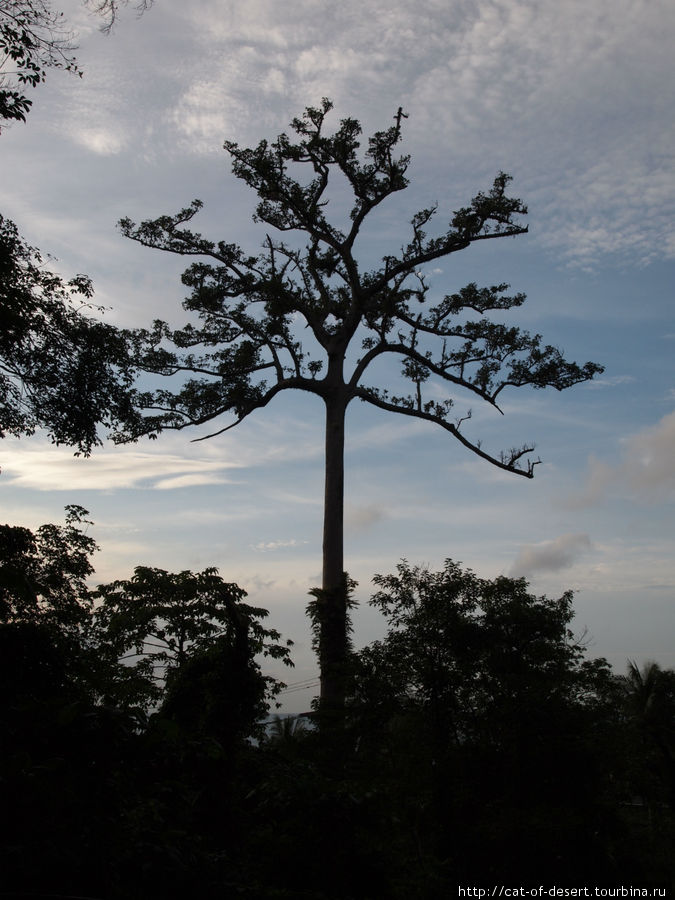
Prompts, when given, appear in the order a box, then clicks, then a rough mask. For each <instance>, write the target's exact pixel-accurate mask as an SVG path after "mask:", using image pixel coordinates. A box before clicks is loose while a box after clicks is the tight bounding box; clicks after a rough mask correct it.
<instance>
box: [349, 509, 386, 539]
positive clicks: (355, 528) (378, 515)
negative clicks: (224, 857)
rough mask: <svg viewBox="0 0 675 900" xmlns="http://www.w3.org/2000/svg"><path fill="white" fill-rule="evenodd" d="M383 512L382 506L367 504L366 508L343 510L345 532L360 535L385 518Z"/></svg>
mask: <svg viewBox="0 0 675 900" xmlns="http://www.w3.org/2000/svg"><path fill="white" fill-rule="evenodd" d="M385 515H386V514H385V510H384V508H383V507H382V506H379V505H377V504H375V503H369V504H368V505H367V506H347V508H346V509H345V531H346V532H347V534H349V533H357V534H358V533H361V532H363V531H368V529H370V528H372V527H373V526H374V525H376V524H377V523H378V522H381V521H382V519H384V518H385Z"/></svg>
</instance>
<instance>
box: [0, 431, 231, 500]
mask: <svg viewBox="0 0 675 900" xmlns="http://www.w3.org/2000/svg"><path fill="white" fill-rule="evenodd" d="M2 460H3V466H2V479H3V482H5V483H10V484H13V485H15V486H18V487H24V488H33V489H34V490H38V491H62V490H68V491H72V490H89V491H112V490H118V489H126V488H146V489H155V490H172V489H178V488H184V487H193V486H195V485H204V484H226V483H230V481H231V480H230V479H229V478H228V477H227V476H226V475H225V474H224V473H225V472H226V471H227V470H228V469H234V468H239V467H240V464H238V463H226V462H223V461H222V460H214V459H210V458H208V457H202V458H192V459H190V458H186V457H185V456H179V455H177V454H172V453H163V452H161V451H157V452H143V451H142V450H138V449H136V448H124V447H119V448H114V449H111V448H103V449H101V450H98V451H97V452H95V453H94V455H93V456H91V457H90V458H88V459H84V458H82V457H74V456H73V454H72V451H69V450H67V449H60V448H49V449H48V448H46V447H45V446H44V445H42V446H41V445H40V443H39V442H31V443H29V444H25V445H21V447H20V448H19V446H18V445H17V444H14V447H12V446H11V445H10V446H3V447H2Z"/></svg>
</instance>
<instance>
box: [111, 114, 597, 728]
mask: <svg viewBox="0 0 675 900" xmlns="http://www.w3.org/2000/svg"><path fill="white" fill-rule="evenodd" d="M331 108H332V104H331V102H330V101H329V100H326V99H324V100H323V102H322V104H321V106H320V107H318V108H313V107H309V108H307V109H306V111H305V113H304V115H303V116H302V117H301V118H297V119H294V120H293V122H292V128H293V131H294V132H295V135H296V136H297V137H296V138H294V139H293V138H289V137H288V135H286V134H281V135H279V137H278V138H277V139H276V140H275V141H273V142H271V143H268V141H266V140H263V141H261V142H260V143H259V144H258V146H257V147H255V148H241V147H239V146H238V145H237V144H236V143H234V142H231V141H227V142H226V143H225V149H226V150H227V151H228V152H229V154H230V156H231V157H232V160H233V172H234V174H235V175H236V176H237V177H238V178H241V179H242V180H243V181H244V182H246V184H247V185H249V186H250V187H252V188H253V189H254V190H255V191H256V193H257V194H258V197H259V198H260V202H259V203H258V205H257V208H256V214H255V220H256V221H258V222H260V223H263V224H265V225H267V226H270V227H271V229H273V230H274V232H276V233H277V235H276V236H272V235H271V234H267V236H266V239H265V242H264V245H263V249H262V251H261V252H259V253H258V254H255V255H250V254H248V253H247V252H245V251H244V250H242V249H241V248H240V247H239V246H237V245H236V244H233V243H227V242H225V241H219V242H217V243H216V242H213V241H211V240H208V239H206V238H204V237H202V235H201V234H198V233H196V232H192V231H190V230H188V229H187V228H185V227H184V226H185V225H186V224H187V223H188V222H190V220H191V219H192V218H193V217H194V216H195V214H196V213H197V212H198V211H199V210H200V209H201V207H202V203H201V202H200V201H199V200H195V201H193V202H192V203H191V204H190V206H189V207H187V208H185V209H183V210H181V211H180V212H179V213H177V214H176V215H172V216H169V215H167V216H161V217H160V218H158V219H154V220H148V221H144V222H142V223H141V224H140V225H136V224H134V223H133V222H132V221H131V220H129V219H123V220H122V221H121V222H120V227H121V230H122V233H123V234H125V235H126V236H127V237H129V238H131V239H132V240H135V241H138V242H139V243H141V244H143V245H145V246H148V247H153V248H157V249H160V250H165V251H169V252H172V253H176V254H179V255H182V256H188V257H199V258H200V259H199V261H196V262H194V263H193V264H192V265H191V266H190V267H189V268H188V269H187V271H186V272H185V273H184V275H183V283H184V284H185V285H186V286H187V287H188V288H190V290H191V293H190V296H189V297H188V298H187V299H186V300H185V302H184V304H183V305H184V308H185V309H186V310H188V311H190V312H195V313H196V314H197V315H198V317H199V319H200V324H199V325H195V324H192V323H190V324H188V325H186V326H185V327H184V328H182V329H172V328H170V327H169V325H168V324H167V323H165V322H162V321H156V322H155V323H154V326H153V328H152V329H149V330H142V331H140V332H137V333H136V334H135V342H136V352H137V360H138V364H139V366H140V368H141V369H143V370H145V371H147V372H152V373H158V374H161V375H167V376H177V377H178V379H179V380H180V383H179V384H178V385H177V386H176V387H175V388H173V389H172V388H167V389H161V390H157V391H154V392H147V393H139V395H138V398H137V399H138V404H139V406H141V407H142V408H144V409H145V416H144V419H143V421H142V422H141V423H138V422H136V423H135V424H134V425H132V426H131V427H130V428H128V429H126V430H125V431H124V432H123V433H121V434H119V435H118V438H119V439H121V440H128V439H134V438H136V437H138V436H139V435H140V434H143V433H145V434H150V435H156V434H158V433H159V432H161V431H162V430H163V429H165V428H170V429H181V428H185V427H187V426H189V425H203V424H205V423H207V422H212V421H214V420H216V419H219V418H220V417H221V416H223V415H224V414H231V415H232V416H233V417H234V421H231V422H228V423H226V424H223V425H222V426H220V424H219V426H218V428H217V429H216V430H215V431H214V432H213V434H209V435H207V437H212V436H214V435H216V434H221V433H223V432H224V431H227V430H228V429H229V428H233V427H234V426H235V425H238V424H239V423H240V422H242V421H243V420H244V419H245V418H246V417H247V416H249V415H250V414H251V413H252V412H254V411H255V410H257V409H261V408H263V407H265V406H267V404H268V403H269V402H270V401H271V400H272V399H273V398H274V397H276V396H277V395H278V394H280V393H281V392H282V391H285V390H301V391H305V392H306V393H309V394H312V395H314V396H316V397H318V398H320V399H321V400H322V401H323V403H324V405H325V415H326V419H325V452H326V457H325V474H326V480H325V505H324V529H323V576H322V587H321V591H322V597H323V600H324V602H323V603H322V608H323V610H324V611H325V614H324V616H323V620H322V622H321V632H322V637H321V646H322V648H323V651H324V653H323V658H322V660H321V702H322V707H323V708H324V710H327V709H330V708H336V709H340V708H342V706H343V703H344V678H343V673H344V663H345V660H346V656H347V646H348V643H347V596H346V591H345V577H344V561H343V497H344V426H345V413H346V410H347V407H348V405H349V404H350V403H351V401H352V400H354V399H358V400H361V401H363V402H365V403H369V404H371V405H372V406H375V407H377V408H378V409H383V410H387V411H390V412H396V413H400V414H402V415H405V416H410V417H414V418H417V419H422V420H424V421H427V422H430V423H432V424H435V425H438V426H440V427H441V428H443V429H444V430H446V431H447V432H449V434H451V435H452V436H453V437H455V438H456V439H457V440H458V441H459V442H460V443H461V444H463V446H464V447H465V448H467V449H468V450H470V451H471V452H472V453H475V454H476V455H477V456H479V457H481V458H482V459H485V460H486V461H487V462H490V463H491V464H492V465H495V466H497V467H498V468H501V469H504V470H506V471H509V472H514V473H516V474H519V475H523V476H525V477H528V478H529V477H531V476H532V474H533V469H534V466H535V465H536V464H537V462H538V460H536V459H534V458H532V456H531V453H532V450H533V447H532V446H531V445H523V446H519V447H513V448H511V449H508V450H504V451H501V452H496V453H493V452H489V451H488V450H486V449H484V448H483V446H482V445H481V442H480V440H476V439H473V438H471V437H469V436H468V434H467V433H466V431H465V429H464V428H463V425H464V424H465V423H466V421H467V419H469V418H470V416H471V412H470V410H469V411H468V412H464V413H462V414H460V415H457V413H456V412H455V409H454V407H455V398H454V396H453V395H455V394H457V393H461V392H465V393H466V394H468V396H469V397H470V398H478V399H480V400H481V401H484V402H485V403H487V404H489V405H490V406H492V407H493V408H495V409H499V400H500V395H501V392H502V391H503V390H504V389H505V388H507V387H522V386H525V385H531V386H532V387H535V388H544V387H548V386H552V387H555V388H556V389H557V390H563V389H564V388H567V387H570V386H571V385H574V384H577V383H578V382H581V381H585V380H587V379H589V378H592V377H593V375H594V374H596V373H597V372H599V371H601V367H599V366H597V365H595V364H593V363H586V364H585V365H584V366H578V365H576V364H575V363H569V362H567V361H566V360H565V359H564V358H563V357H562V355H561V353H560V351H559V350H558V349H556V348H555V347H552V346H548V345H543V344H542V343H541V337H540V336H539V335H530V334H528V333H527V332H524V331H521V330H520V329H518V328H516V327H513V326H510V325H505V324H500V323H497V322H493V321H491V319H490V318H488V314H490V313H493V312H501V311H508V310H511V309H513V308H515V307H518V306H520V305H521V304H522V303H523V301H524V299H525V297H524V295H523V294H514V295H509V294H507V293H506V292H507V290H508V285H506V284H497V285H492V286H489V287H478V286H477V285H476V284H474V283H472V284H469V285H467V286H466V287H464V288H462V289H461V290H460V291H459V292H458V293H455V294H451V295H448V296H446V297H444V298H443V299H442V300H441V301H440V302H436V303H435V304H434V303H432V302H429V301H430V284H429V281H428V278H427V276H426V275H425V271H424V267H425V266H426V265H427V264H429V263H432V262H434V261H435V260H438V259H441V258H443V257H446V256H449V255H451V254H453V253H456V252H458V251H460V250H464V249H466V248H467V247H469V246H470V245H471V244H474V243H477V242H479V241H490V240H494V239H497V238H502V237H509V236H515V235H520V234H523V233H525V232H526V231H527V228H526V227H525V226H524V225H522V224H520V222H519V217H520V216H521V215H523V214H525V213H526V211H527V210H526V208H525V206H524V205H523V203H522V202H521V201H520V200H518V199H515V198H512V197H509V196H508V195H507V187H508V183H509V181H510V178H509V176H508V175H505V174H504V173H500V174H499V175H498V176H497V177H496V179H495V180H494V183H493V185H492V187H491V188H490V190H489V191H488V192H487V193H483V192H481V193H478V194H477V195H476V196H475V197H474V198H473V200H472V201H471V202H470V204H469V205H468V206H465V207H462V208H460V209H458V210H457V211H456V212H454V214H453V215H452V217H451V219H450V222H449V224H448V225H447V226H446V227H445V228H443V229H441V231H440V234H439V235H438V236H435V237H434V236H428V235H427V231H426V229H427V228H428V227H429V226H430V224H431V223H432V220H433V218H434V215H435V214H436V208H435V207H430V208H427V209H422V210H420V211H419V212H417V213H416V214H415V215H414V216H413V218H412V220H411V223H410V224H411V234H410V236H409V240H408V242H407V243H406V244H404V246H403V247H402V248H401V249H400V250H394V251H392V252H391V253H388V254H387V255H385V256H384V257H383V259H382V261H381V263H380V264H379V265H377V266H376V267H375V268H373V269H371V270H369V271H362V270H361V268H360V266H359V263H358V262H357V258H356V243H357V238H358V237H359V235H360V233H361V230H362V226H363V225H364V223H365V220H366V217H367V216H368V215H369V214H370V213H371V212H373V210H375V209H376V208H377V207H378V206H379V205H380V204H381V203H382V202H383V201H384V200H385V199H386V198H387V197H389V196H390V195H391V194H394V193H396V192H398V191H401V190H403V189H405V188H406V187H407V185H408V179H407V178H406V171H407V168H408V164H409V157H407V156H402V157H396V156H395V155H394V151H395V148H396V146H397V144H398V143H399V141H400V139H401V126H402V121H403V119H404V118H405V116H404V113H403V111H402V110H401V109H399V111H398V112H397V114H396V116H395V117H394V124H393V125H392V126H391V127H390V128H388V129H386V130H384V131H379V132H376V133H375V134H374V135H373V136H372V137H371V138H369V140H368V149H367V150H366V152H365V159H363V160H361V159H360V158H359V155H358V148H359V145H360V135H361V126H360V124H359V123H358V122H357V121H356V120H355V119H351V118H347V119H344V120H342V121H341V123H340V125H339V128H338V129H337V131H335V133H334V134H332V135H327V134H325V133H324V123H325V118H326V116H327V114H328V113H329V111H330V110H331ZM305 173H309V177H303V176H304V175H305ZM296 176H297V177H296ZM340 177H341V178H342V181H343V182H345V181H346V183H347V184H348V186H349V189H350V191H351V193H352V195H353V206H352V208H351V210H350V212H349V221H348V223H347V225H346V226H345V227H344V228H341V227H339V226H338V225H335V224H333V223H332V222H330V221H329V219H328V217H327V207H328V205H329V199H328V189H329V183H330V184H331V186H332V180H333V179H335V178H337V180H338V181H339V180H340ZM278 233H281V235H282V236H283V235H289V238H288V239H282V237H279V236H278ZM291 234H292V235H294V236H297V235H299V236H300V240H299V241H294V240H292V239H291V237H290V235H291ZM303 242H304V246H303ZM472 316H474V317H473V318H472ZM302 325H304V326H305V328H306V329H308V330H309V334H310V335H311V337H310V338H309V339H308V340H307V341H305V342H302V343H301V341H300V339H299V335H300V334H301V331H300V328H301V326H302ZM355 345H357V346H358V345H360V348H361V349H360V355H358V356H356V353H354V347H355ZM350 354H351V356H350ZM387 358H394V359H396V360H398V361H399V362H400V364H401V371H402V375H403V377H404V379H406V380H407V382H409V383H410V385H411V386H410V388H409V390H408V389H407V390H408V392H407V393H404V394H403V395H401V396H398V395H397V394H392V393H390V392H389V391H388V390H387V389H385V388H382V387H378V386H377V385H376V384H374V383H373V380H372V377H368V376H372V375H373V374H374V370H375V368H376V365H375V364H376V363H379V362H380V361H381V360H383V359H387ZM430 385H432V386H433V387H432V390H428V388H429V386H430ZM438 385H441V386H442V387H444V388H445V391H446V396H445V398H444V399H441V400H439V399H437V396H438V391H436V390H434V389H433V388H436V387H437V386H438Z"/></svg>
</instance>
